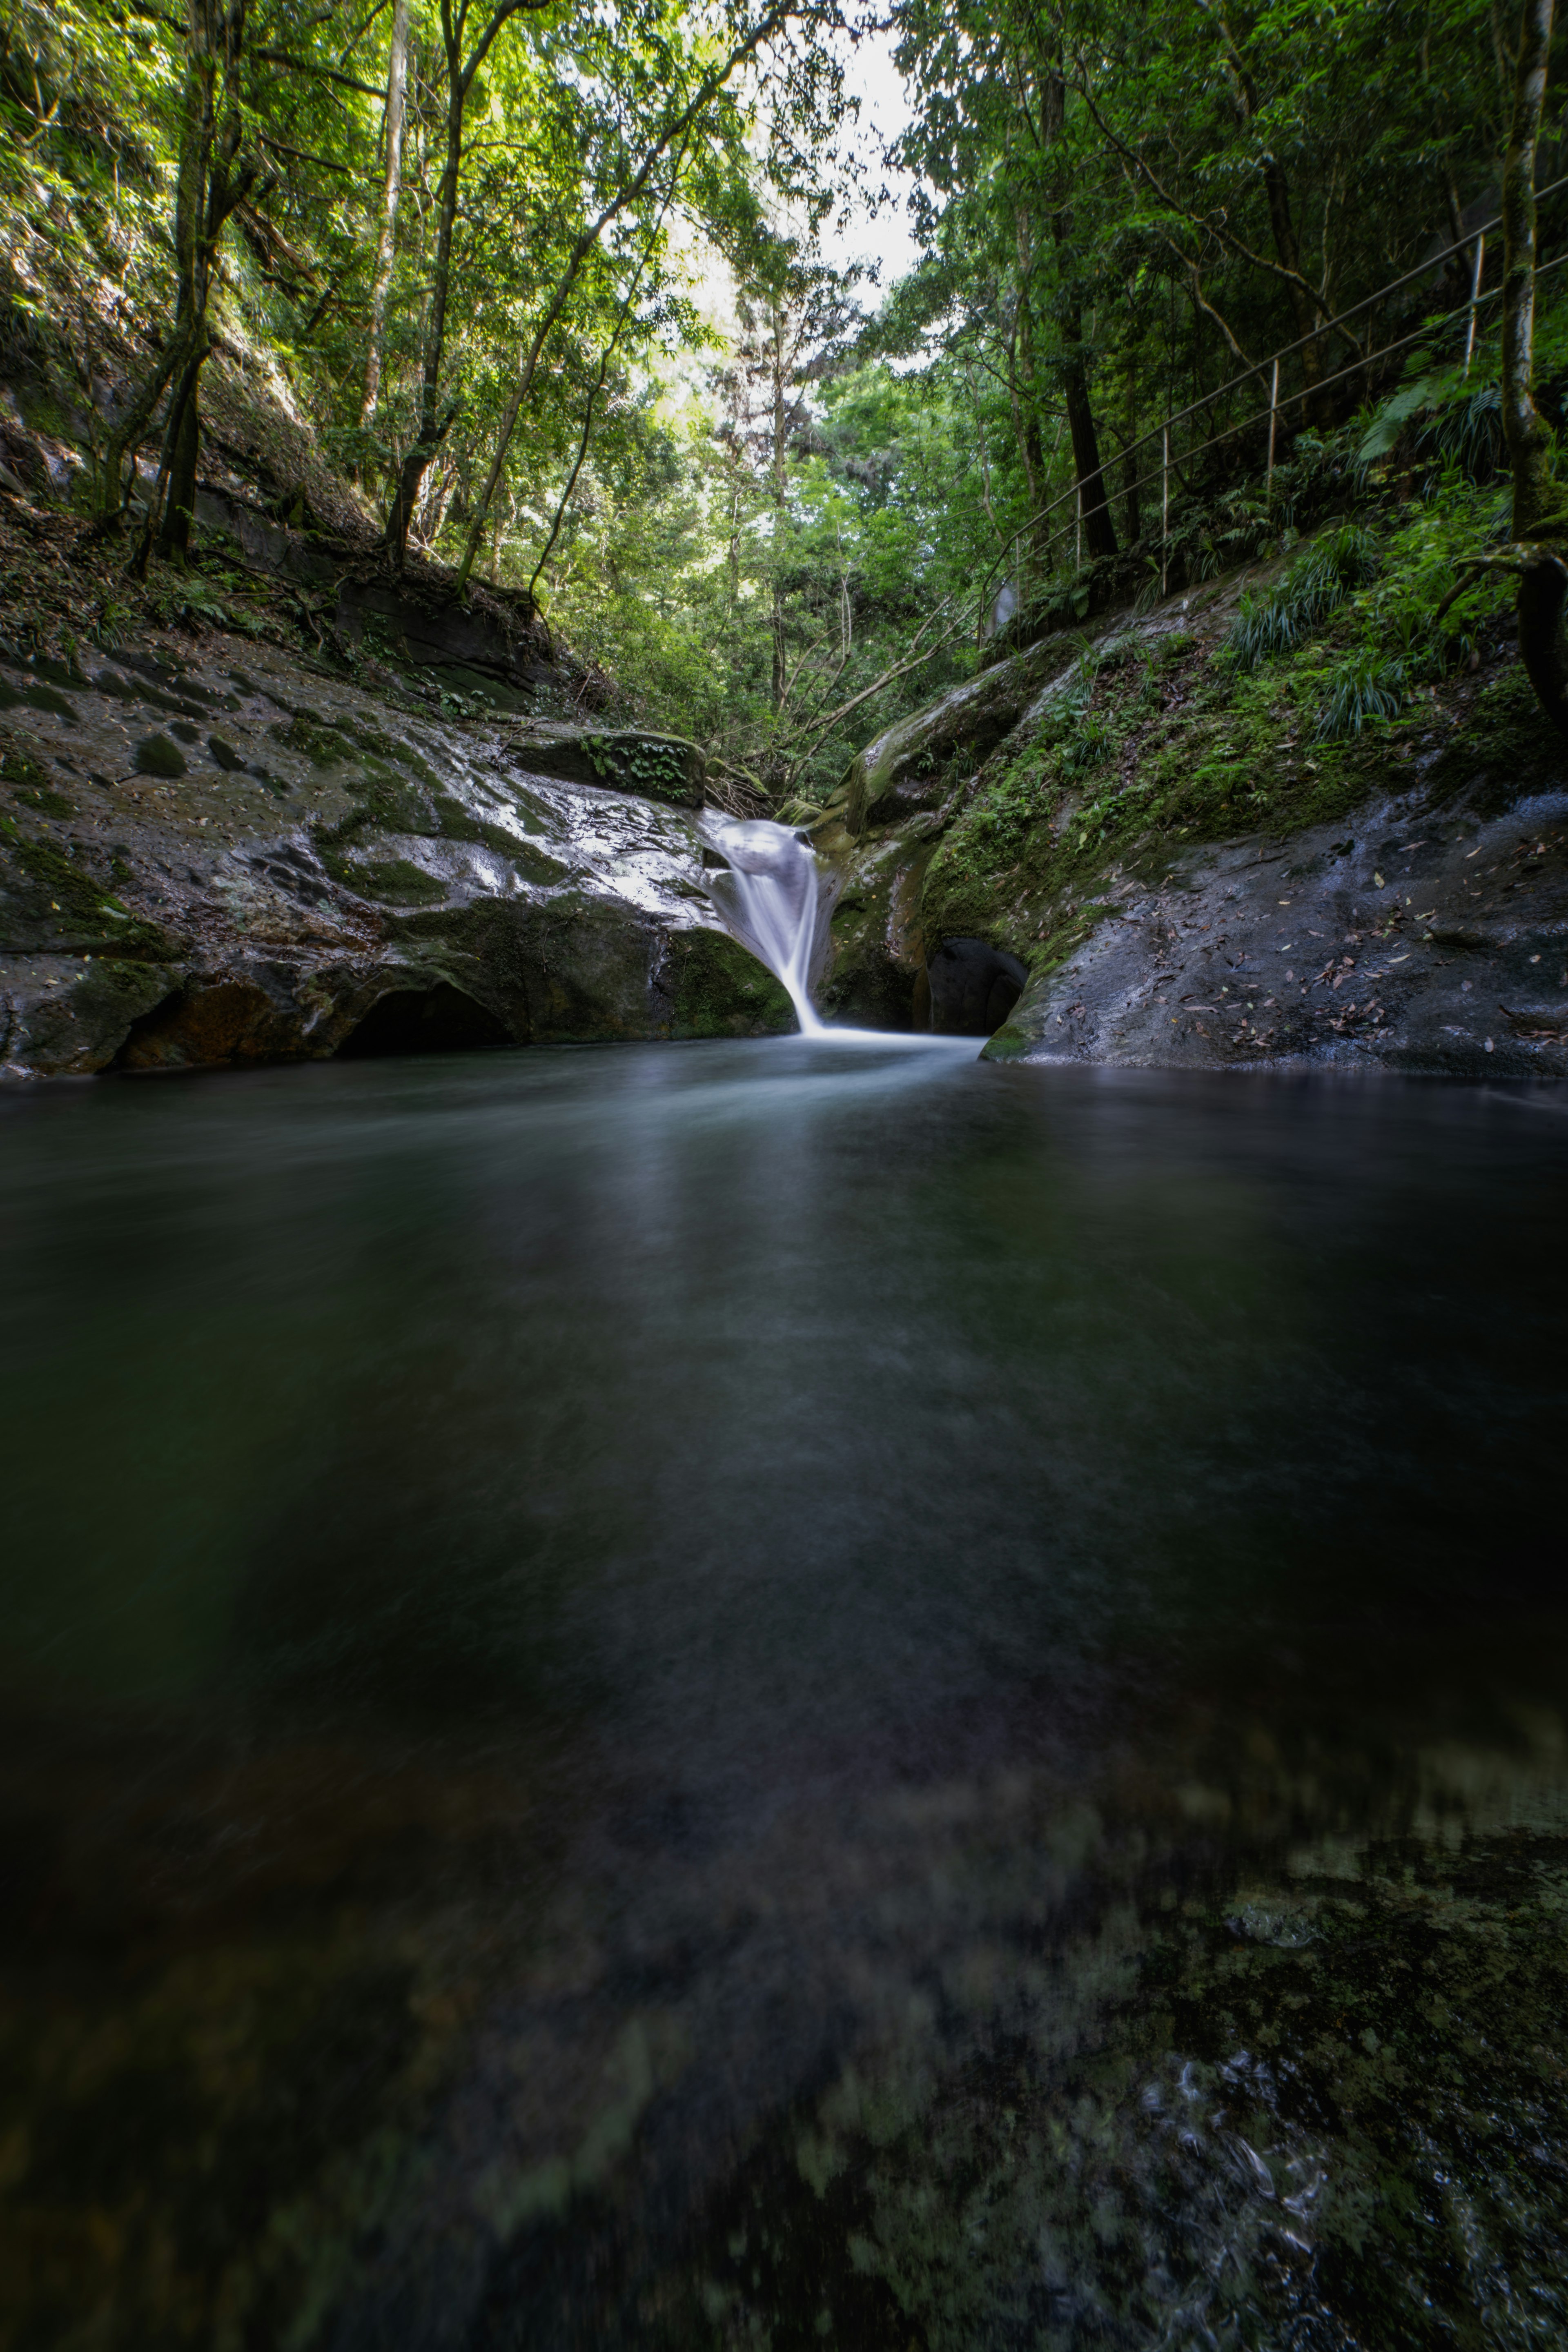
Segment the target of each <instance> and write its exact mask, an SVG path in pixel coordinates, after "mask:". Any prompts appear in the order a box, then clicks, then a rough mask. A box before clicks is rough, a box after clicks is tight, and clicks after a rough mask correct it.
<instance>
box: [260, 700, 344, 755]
mask: <svg viewBox="0 0 1568 2352" xmlns="http://www.w3.org/2000/svg"><path fill="white" fill-rule="evenodd" d="M267 731H268V734H269V735H270V736H271V737H272V739H273V740H274V741H275V742H278V743H281V744H282V745H283V746H284V748H285V749H286V750H287V751H302V752H303V753H304V755H305V757H306V759H308V760H309V761H310V765H311V766H312V767H313V768H340V767H342V766H343V765H344V764H345V763H346V762H347V761H350V760H352V759H353V756H354V746H353V744H352V743H351V742H350V741H349V740H348V739H347V737H346V736H343V735H340V734H339V732H338V730H337V729H336V728H335V727H329V726H328V725H327V724H326V722H325V721H324V720H323V719H318V718H317V717H316V716H315V714H314V712H313V711H309V710H299V711H296V712H295V714H294V716H293V718H292V719H279V721H278V723H277V725H276V726H273V727H269V728H268V730H267Z"/></svg>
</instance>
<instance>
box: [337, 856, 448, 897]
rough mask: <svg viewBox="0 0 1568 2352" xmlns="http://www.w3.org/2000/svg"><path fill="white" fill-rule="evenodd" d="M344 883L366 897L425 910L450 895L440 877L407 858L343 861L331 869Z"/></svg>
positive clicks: (345, 859) (339, 861)
mask: <svg viewBox="0 0 1568 2352" xmlns="http://www.w3.org/2000/svg"><path fill="white" fill-rule="evenodd" d="M332 871H333V873H334V874H335V875H336V877H337V879H338V880H339V881H341V882H345V883H346V884H347V885H348V887H349V888H350V889H351V890H357V891H358V892H359V893H360V896H361V897H362V898H381V899H384V900H386V901H387V902H388V904H390V905H393V906H399V907H425V906H430V905H432V904H433V903H434V902H435V901H436V900H437V899H438V898H445V897H446V895H447V886H446V884H445V883H444V882H443V881H442V880H441V878H440V877H439V875H437V874H426V871H425V869H424V867H423V866H416V865H414V864H413V863H412V861H411V860H410V859H408V858H406V857H385V858H377V859H374V861H366V862H365V863H363V864H361V863H358V862H356V861H354V860H352V859H347V858H344V859H340V860H338V861H336V863H335V864H334V865H333V867H332Z"/></svg>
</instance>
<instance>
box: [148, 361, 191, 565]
mask: <svg viewBox="0 0 1568 2352" xmlns="http://www.w3.org/2000/svg"><path fill="white" fill-rule="evenodd" d="M200 380H201V361H200V360H199V359H198V360H197V362H195V366H193V367H191V368H190V369H188V370H187V371H186V373H185V375H184V379H183V380H182V381H181V383H179V384H178V385H177V386H176V387H175V391H174V399H175V401H176V403H177V404H178V411H179V413H178V417H177V420H174V419H172V420H171V421H172V422H173V424H174V431H173V433H172V435H171V436H170V437H171V439H172V441H173V443H174V448H173V454H172V462H171V464H170V467H169V488H168V496H167V499H166V501H165V504H164V508H163V530H162V531H161V532H160V533H159V536H158V552H159V554H160V555H163V556H170V555H178V556H182V557H183V556H185V555H188V554H189V552H190V547H191V524H192V522H193V521H194V520H195V509H196V459H197V457H198V455H199V454H200V450H201V441H202V423H201V404H200V400H199V396H198V386H199V384H200Z"/></svg>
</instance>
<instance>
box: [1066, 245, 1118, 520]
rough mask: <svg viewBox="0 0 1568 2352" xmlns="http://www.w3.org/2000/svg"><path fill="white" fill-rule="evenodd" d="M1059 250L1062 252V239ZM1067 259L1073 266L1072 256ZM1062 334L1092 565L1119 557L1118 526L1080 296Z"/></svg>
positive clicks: (1074, 451)
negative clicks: (1093, 399)
mask: <svg viewBox="0 0 1568 2352" xmlns="http://www.w3.org/2000/svg"><path fill="white" fill-rule="evenodd" d="M1060 250H1061V240H1060V239H1059V238H1058V252H1059V251H1060ZM1064 257H1065V258H1066V259H1067V260H1068V261H1069V263H1070V260H1071V256H1070V254H1068V255H1066V256H1064ZM1062 331H1063V335H1064V337H1065V339H1066V341H1067V346H1068V356H1067V361H1066V363H1065V365H1064V366H1063V369H1062V390H1063V391H1064V393H1065V394H1066V395H1067V408H1068V432H1069V433H1070V434H1071V436H1072V456H1073V467H1074V470H1075V471H1076V473H1077V475H1078V487H1079V497H1080V498H1081V499H1082V503H1083V542H1084V546H1085V548H1086V550H1087V551H1088V554H1089V562H1091V563H1092V562H1095V561H1096V559H1097V558H1098V557H1100V556H1105V555H1114V554H1115V552H1116V525H1115V523H1114V522H1113V521H1112V520H1111V514H1110V498H1109V496H1108V495H1107V492H1106V488H1105V468H1104V467H1103V466H1102V465H1101V463H1100V436H1099V434H1098V433H1097V432H1096V431H1095V429H1094V410H1093V408H1092V407H1091V405H1090V404H1089V378H1088V374H1087V373H1086V371H1085V368H1084V362H1083V313H1082V311H1081V310H1079V301H1078V297H1077V295H1076V294H1075V295H1073V296H1071V297H1070V298H1069V299H1068V303H1067V305H1066V308H1065V310H1064V313H1063V317H1062Z"/></svg>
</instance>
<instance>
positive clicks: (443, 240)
mask: <svg viewBox="0 0 1568 2352" xmlns="http://www.w3.org/2000/svg"><path fill="white" fill-rule="evenodd" d="M554 5H556V0H499V5H497V6H496V7H495V8H494V9H493V10H492V11H491V13H490V15H489V16H488V17H485V18H483V20H482V29H481V30H480V31H479V33H478V35H477V36H474V35H473V34H472V27H473V24H474V22H476V21H479V20H476V19H474V18H473V17H472V16H471V13H470V9H471V0H441V51H442V58H443V60H444V63H445V67H446V106H445V117H446V120H445V122H444V124H443V134H444V135H443V149H444V152H443V160H442V167H441V176H440V180H439V182H438V183H437V190H436V249H435V256H434V260H433V264H432V268H431V272H430V305H429V310H428V313H427V316H426V325H425V349H424V354H423V359H422V362H421V366H420V373H419V422H418V425H417V428H416V432H415V436H414V440H413V442H412V444H411V446H410V447H409V449H408V451H407V454H406V455H405V457H404V460H403V464H402V467H400V469H399V472H398V477H397V487H396V489H395V492H394V494H393V499H392V506H391V509H390V511H389V512H388V515H387V518H386V530H385V537H384V544H385V548H386V552H387V554H388V556H389V557H390V559H391V561H392V562H393V564H394V566H395V569H397V570H398V571H401V570H402V568H403V563H404V560H405V556H406V554H407V551H408V527H409V524H410V523H411V522H412V521H413V520H414V509H415V507H416V504H417V502H418V498H419V486H420V484H421V483H422V482H423V481H424V479H425V475H426V469H427V468H428V467H429V465H430V461H431V459H432V458H433V457H435V455H436V452H437V449H439V447H440V446H441V444H442V442H443V441H444V440H445V439H446V437H447V434H448V432H449V431H450V430H451V426H452V420H453V418H454V416H455V415H457V405H456V403H455V402H452V401H448V403H447V406H446V407H445V409H443V407H442V405H441V371H442V362H443V361H444V360H445V358H446V352H447V310H448V306H449V304H450V300H451V291H452V238H453V233H454V231H455V229H456V227H457V223H458V192H459V188H460V185H461V181H462V173H463V125H464V117H465V115H466V114H467V112H468V98H469V95H470V93H471V91H472V89H473V87H474V81H475V78H476V76H477V75H478V73H479V68H480V67H481V66H482V65H483V64H484V62H485V59H486V58H488V57H489V54H490V51H491V50H492V49H493V48H494V47H495V45H496V42H497V41H498V40H499V39H500V35H501V32H502V30H503V28H504V27H505V26H507V25H508V24H510V21H511V19H512V18H513V17H514V16H523V15H529V16H531V15H536V14H538V13H539V12H540V11H541V10H543V9H546V8H550V7H553V6H554ZM469 560H470V562H471V561H472V558H471V557H470V559H469Z"/></svg>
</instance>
